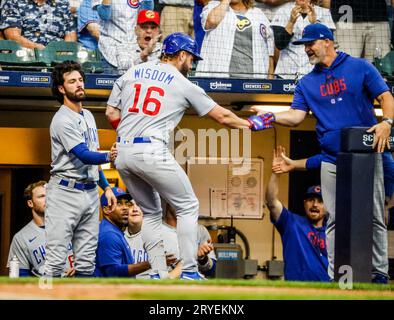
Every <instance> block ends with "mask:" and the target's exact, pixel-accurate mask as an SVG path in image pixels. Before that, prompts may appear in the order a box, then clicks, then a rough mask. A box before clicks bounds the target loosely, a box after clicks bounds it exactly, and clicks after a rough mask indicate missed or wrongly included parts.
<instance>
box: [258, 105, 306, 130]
mask: <svg viewBox="0 0 394 320" xmlns="http://www.w3.org/2000/svg"><path fill="white" fill-rule="evenodd" d="M257 115H261V116H266V115H273V117H274V121H273V122H275V123H277V124H281V125H283V126H287V127H295V126H298V125H299V124H300V123H301V122H302V121H303V120H304V119H305V117H306V112H305V111H303V110H299V109H289V110H287V111H283V112H275V113H272V112H268V113H264V112H258V113H257Z"/></svg>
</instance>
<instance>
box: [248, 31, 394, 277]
mask: <svg viewBox="0 0 394 320" xmlns="http://www.w3.org/2000/svg"><path fill="white" fill-rule="evenodd" d="M294 44H304V47H305V52H306V53H307V55H308V58H309V61H310V63H311V64H313V65H315V67H314V68H313V70H312V71H311V72H310V73H308V74H307V75H306V76H304V77H303V78H302V79H301V80H300V81H299V82H298V84H297V87H296V90H295V94H294V99H293V103H292V106H291V109H289V110H288V111H285V112H279V113H275V114H273V113H267V114H264V115H258V116H253V117H252V118H256V117H257V118H259V119H260V121H261V124H262V125H261V126H258V128H259V129H260V128H270V127H272V123H273V122H276V123H279V124H282V125H287V126H296V125H298V124H299V123H301V122H302V120H304V118H305V116H306V114H307V113H308V112H309V111H310V110H311V111H312V112H313V114H314V115H315V117H316V118H317V126H316V131H317V136H318V139H319V143H320V147H321V150H322V155H323V159H322V162H321V186H322V195H323V200H324V204H325V206H326V208H327V212H328V214H329V216H328V222H327V230H326V234H327V252H328V261H329V270H328V271H329V276H330V278H333V277H334V252H335V249H334V244H335V198H336V156H337V153H338V152H339V150H340V137H341V134H340V133H341V129H342V128H346V127H351V126H369V127H370V129H369V130H368V131H367V132H373V133H374V135H375V141H374V144H373V148H375V147H376V150H377V153H376V154H375V156H376V166H375V168H374V170H375V180H374V182H373V183H374V212H373V215H374V217H373V220H374V221H373V247H372V252H373V255H372V256H373V258H372V268H373V270H372V274H373V278H372V281H373V282H377V283H387V281H388V275H387V272H388V258H387V228H386V225H385V223H384V185H383V168H382V156H381V153H382V152H383V151H384V148H385V146H386V145H388V146H389V136H390V132H391V127H392V124H393V117H394V99H393V96H392V95H391V93H390V89H389V87H388V86H387V84H386V83H385V81H384V79H383V78H382V77H381V75H380V74H379V72H378V71H377V70H376V68H375V67H374V66H373V65H372V64H370V63H369V62H368V61H366V60H364V59H360V58H354V57H351V56H349V55H348V54H346V53H344V52H337V51H335V49H334V36H333V34H332V32H331V30H330V29H329V28H328V27H327V26H325V25H323V24H320V23H316V24H310V25H308V26H307V27H306V28H305V29H304V31H303V34H302V38H301V39H299V40H297V41H295V42H294ZM374 99H376V100H377V101H378V102H379V103H380V105H381V107H382V110H383V119H382V121H381V122H380V123H378V122H377V120H376V118H375V115H374V105H373V101H374ZM255 124H257V122H255Z"/></svg>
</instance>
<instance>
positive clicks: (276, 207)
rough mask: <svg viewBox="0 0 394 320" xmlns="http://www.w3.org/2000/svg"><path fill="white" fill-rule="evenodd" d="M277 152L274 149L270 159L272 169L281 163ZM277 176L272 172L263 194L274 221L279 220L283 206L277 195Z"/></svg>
mask: <svg viewBox="0 0 394 320" xmlns="http://www.w3.org/2000/svg"><path fill="white" fill-rule="evenodd" d="M278 152H280V150H276V149H274V154H273V158H272V167H274V166H275V165H277V164H278V162H281V161H282V159H281V157H280V156H278ZM278 176H279V175H278V174H277V173H274V172H272V174H271V178H270V181H269V183H268V186H267V191H266V193H265V199H266V203H267V206H268V209H269V211H270V215H271V218H272V220H274V221H278V220H279V217H280V214H281V213H282V209H283V205H282V203H281V202H280V201H279V198H278V194H279V187H278Z"/></svg>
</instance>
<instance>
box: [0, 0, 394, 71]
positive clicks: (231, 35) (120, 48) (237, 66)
mask: <svg viewBox="0 0 394 320" xmlns="http://www.w3.org/2000/svg"><path fill="white" fill-rule="evenodd" d="M393 5H394V0H362V1H356V0H352V1H343V0H294V1H293V0H255V1H253V0H194V1H192V0H129V1H119V0H56V1H55V0H0V39H8V40H14V41H16V42H17V43H19V44H20V45H21V46H23V47H26V48H37V49H45V47H46V46H47V45H48V43H49V42H52V41H75V42H79V43H80V45H81V46H83V47H85V48H87V49H89V50H99V51H100V52H101V55H102V64H103V70H104V72H105V73H109V74H122V73H124V72H125V71H126V70H127V69H128V68H129V67H131V66H133V65H135V64H138V63H141V62H145V61H147V60H153V59H157V58H158V57H159V55H160V49H161V40H163V39H164V38H165V37H166V36H167V35H168V34H170V33H173V32H183V33H186V34H188V35H191V36H194V37H195V39H196V41H197V43H198V45H199V48H200V50H201V55H202V57H203V58H204V60H202V61H199V62H198V64H197V63H196V66H195V67H196V68H195V72H196V75H197V76H201V77H236V78H245V77H248V78H250V77H255V78H270V79H272V78H282V79H298V78H300V77H301V76H302V75H304V74H306V73H308V72H309V71H310V70H311V68H312V66H311V64H310V63H309V61H308V56H307V55H306V53H305V52H304V49H303V47H302V46H295V45H293V43H292V42H293V41H294V40H295V39H297V38H300V36H301V35H302V30H303V29H304V28H305V27H306V26H307V25H308V24H313V23H322V24H325V25H326V26H328V27H329V28H330V29H331V30H333V31H334V32H335V39H336V47H337V49H338V50H340V51H344V52H346V53H349V54H351V55H352V56H355V57H364V58H366V59H368V60H369V61H370V62H373V61H374V58H381V57H383V56H385V55H386V54H387V53H388V52H389V51H390V50H391V43H392V40H391V31H390V30H391V29H392V28H391V24H392V22H391V21H392V11H393V7H394V6H393Z"/></svg>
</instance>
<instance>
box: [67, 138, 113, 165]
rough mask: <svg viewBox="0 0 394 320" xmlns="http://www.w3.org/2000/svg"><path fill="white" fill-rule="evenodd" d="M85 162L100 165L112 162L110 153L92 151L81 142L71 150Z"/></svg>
mask: <svg viewBox="0 0 394 320" xmlns="http://www.w3.org/2000/svg"><path fill="white" fill-rule="evenodd" d="M70 153H72V154H73V155H74V156H76V157H77V158H78V159H79V160H80V161H82V163H83V164H87V165H99V164H104V163H108V162H110V159H109V153H108V152H107V153H102V152H95V151H90V150H89V149H88V147H87V145H86V144H85V143H80V144H79V145H77V146H75V147H74V148H72V149H71V150H70Z"/></svg>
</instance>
